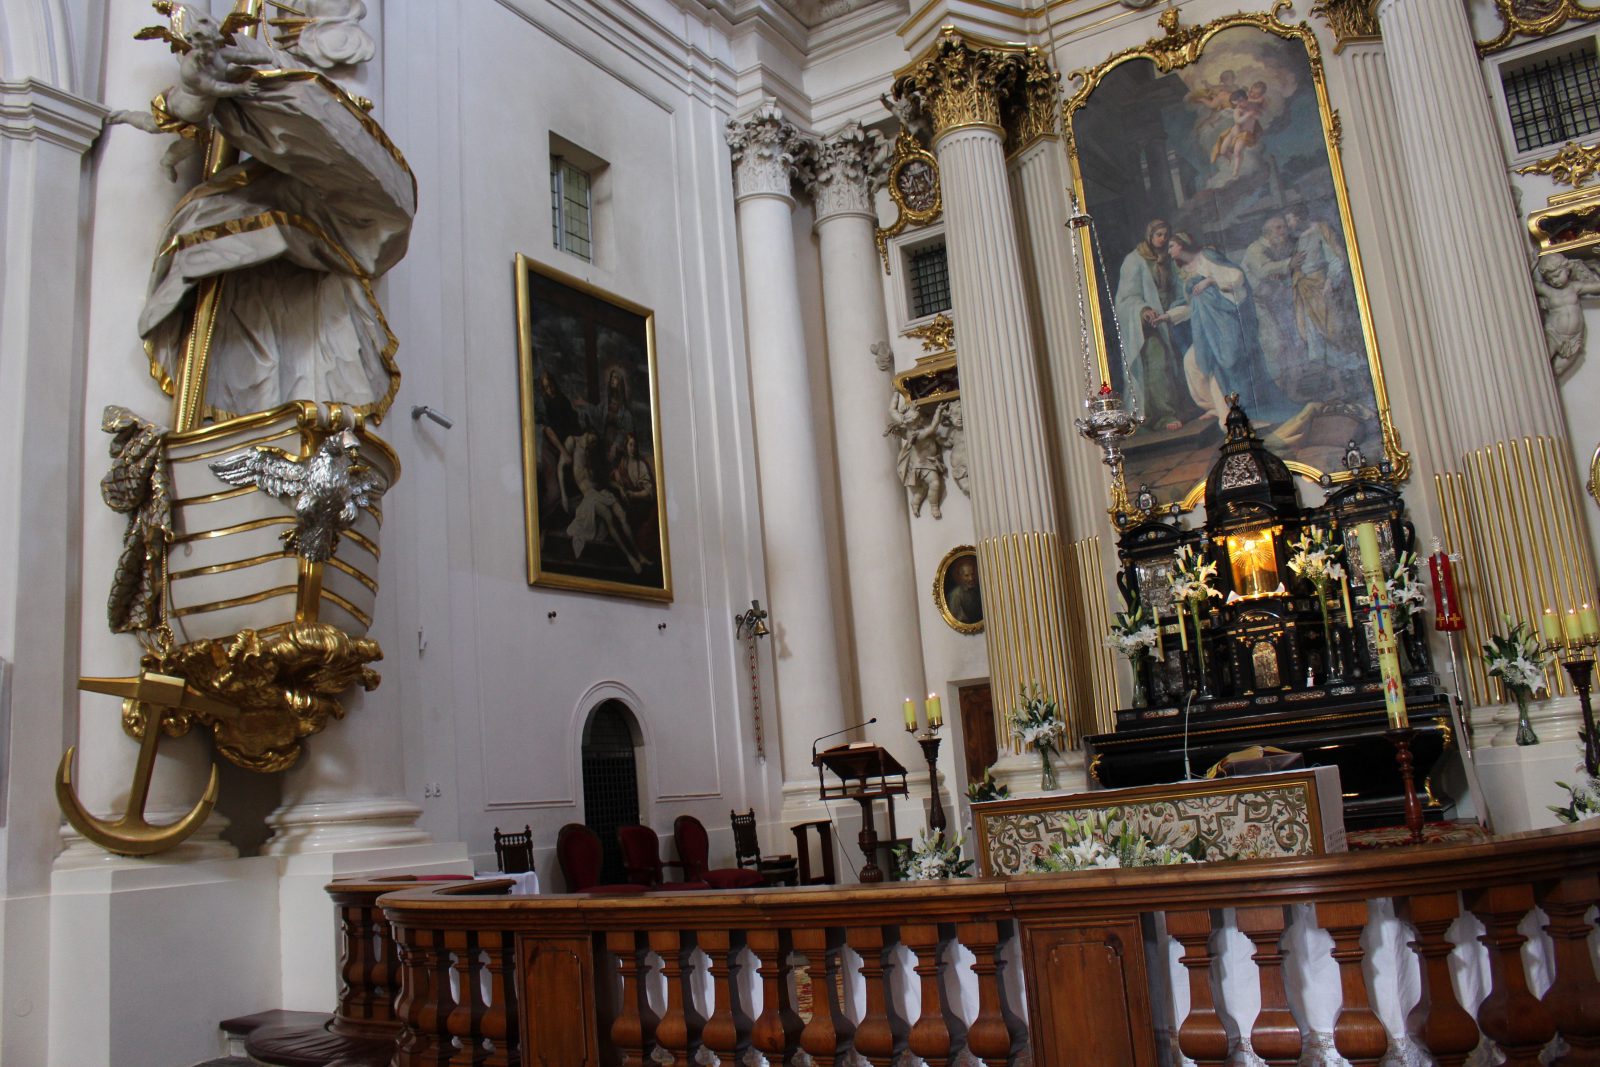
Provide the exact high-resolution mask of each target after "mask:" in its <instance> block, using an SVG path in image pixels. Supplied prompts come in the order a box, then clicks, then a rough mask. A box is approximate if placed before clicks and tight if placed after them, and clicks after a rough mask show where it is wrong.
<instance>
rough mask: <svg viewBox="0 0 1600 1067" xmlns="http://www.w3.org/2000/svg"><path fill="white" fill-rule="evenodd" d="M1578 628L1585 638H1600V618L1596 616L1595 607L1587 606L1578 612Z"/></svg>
mask: <svg viewBox="0 0 1600 1067" xmlns="http://www.w3.org/2000/svg"><path fill="white" fill-rule="evenodd" d="M1578 627H1579V629H1581V630H1582V631H1583V636H1585V637H1600V618H1597V617H1596V616H1595V610H1594V605H1592V604H1585V605H1584V606H1583V607H1582V608H1580V609H1579V610H1578Z"/></svg>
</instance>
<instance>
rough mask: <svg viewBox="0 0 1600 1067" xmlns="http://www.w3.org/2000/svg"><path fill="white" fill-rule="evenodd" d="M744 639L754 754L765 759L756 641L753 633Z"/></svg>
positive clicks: (765, 744) (759, 671) (758, 657)
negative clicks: (748, 658)
mask: <svg viewBox="0 0 1600 1067" xmlns="http://www.w3.org/2000/svg"><path fill="white" fill-rule="evenodd" d="M745 640H746V641H747V642H749V645H750V708H751V715H752V716H753V719H752V723H753V725H754V728H755V739H756V756H757V757H758V758H760V759H766V758H767V742H766V735H765V733H764V732H763V728H762V725H761V661H760V656H759V654H758V653H757V649H756V646H757V644H758V642H757V640H756V635H755V634H750V635H749V636H748V637H746V638H745Z"/></svg>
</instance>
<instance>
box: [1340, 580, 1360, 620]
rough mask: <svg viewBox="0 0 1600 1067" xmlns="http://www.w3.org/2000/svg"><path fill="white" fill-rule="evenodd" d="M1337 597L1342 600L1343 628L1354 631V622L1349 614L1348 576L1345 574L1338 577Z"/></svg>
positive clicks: (1353, 618) (1352, 616)
mask: <svg viewBox="0 0 1600 1067" xmlns="http://www.w3.org/2000/svg"><path fill="white" fill-rule="evenodd" d="M1339 596H1340V597H1341V598H1342V599H1343V600H1344V628H1345V629H1346V630H1354V629H1355V628H1356V620H1355V616H1354V615H1352V614H1351V613H1350V576H1349V575H1347V574H1341V575H1339Z"/></svg>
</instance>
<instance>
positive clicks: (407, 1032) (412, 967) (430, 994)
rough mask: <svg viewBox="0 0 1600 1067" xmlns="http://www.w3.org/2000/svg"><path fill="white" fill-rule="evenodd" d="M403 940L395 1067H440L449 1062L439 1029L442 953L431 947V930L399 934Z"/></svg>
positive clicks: (401, 944)
mask: <svg viewBox="0 0 1600 1067" xmlns="http://www.w3.org/2000/svg"><path fill="white" fill-rule="evenodd" d="M397 936H398V938H399V940H400V996H399V997H398V998H397V999H396V1000H395V1012H396V1014H398V1015H399V1016H400V1036H399V1038H398V1039H396V1042H395V1067H439V1065H440V1064H444V1063H447V1062H448V1061H449V1044H448V1043H447V1042H441V1040H440V1034H439V1032H438V1030H437V1029H436V1028H437V1026H438V1020H439V1019H440V1018H441V1017H442V1016H441V1013H440V1011H439V1008H438V1005H437V1003H436V1001H435V997H436V996H437V993H436V991H435V989H434V985H435V976H436V972H437V970H438V960H439V954H438V953H437V952H435V951H434V950H433V948H432V945H433V937H434V932H433V931H432V930H401V931H397Z"/></svg>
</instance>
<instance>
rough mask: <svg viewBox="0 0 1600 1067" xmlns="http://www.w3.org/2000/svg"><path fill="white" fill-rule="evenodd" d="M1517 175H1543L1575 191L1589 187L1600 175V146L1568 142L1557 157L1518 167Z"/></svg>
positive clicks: (1549, 157) (1547, 157) (1537, 160)
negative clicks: (1580, 187)
mask: <svg viewBox="0 0 1600 1067" xmlns="http://www.w3.org/2000/svg"><path fill="white" fill-rule="evenodd" d="M1517 173H1518V174H1543V175H1545V176H1546V177H1549V178H1551V179H1552V180H1554V181H1556V182H1558V183H1560V184H1562V185H1570V186H1572V187H1573V188H1574V189H1576V188H1578V187H1579V186H1581V185H1588V184H1589V182H1590V181H1591V180H1592V179H1593V178H1594V176H1595V175H1596V174H1600V144H1595V145H1581V144H1579V143H1578V142H1577V141H1568V142H1567V143H1566V144H1564V145H1562V146H1561V151H1559V152H1557V153H1556V154H1555V155H1553V156H1546V157H1545V158H1543V159H1536V160H1534V161H1533V162H1532V163H1529V164H1528V165H1527V166H1525V167H1518V168H1517Z"/></svg>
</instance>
